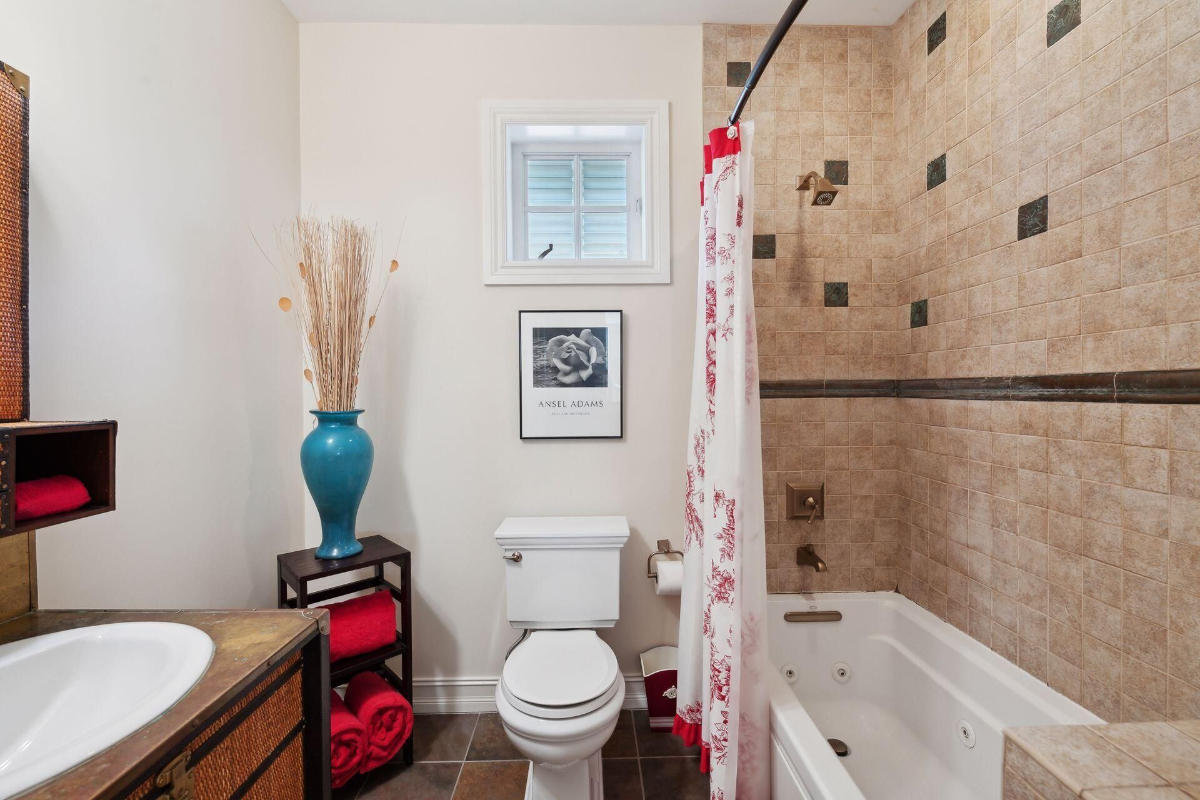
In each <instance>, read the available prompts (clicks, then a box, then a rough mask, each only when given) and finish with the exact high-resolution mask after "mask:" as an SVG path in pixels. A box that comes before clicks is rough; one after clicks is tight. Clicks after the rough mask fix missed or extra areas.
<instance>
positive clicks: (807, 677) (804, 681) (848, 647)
mask: <svg viewBox="0 0 1200 800" xmlns="http://www.w3.org/2000/svg"><path fill="white" fill-rule="evenodd" d="M768 607H769V613H770V625H769V630H770V637H771V646H770V647H771V661H772V663H773V664H774V666H775V668H776V669H775V672H774V675H773V677H772V684H771V740H772V742H771V743H772V754H771V773H772V792H771V796H772V798H773V800H1000V796H1001V773H1002V769H1003V745H1004V742H1003V736H1002V734H1001V731H1002V730H1003V729H1004V728H1007V727H1012V726H1015V725H1070V724H1095V723H1099V722H1102V721H1103V720H1101V719H1100V718H1099V717H1097V716H1096V715H1094V714H1092V713H1091V712H1089V711H1087V710H1086V709H1084V708H1082V707H1081V706H1079V705H1077V704H1076V703H1073V702H1072V701H1070V700H1068V699H1067V698H1065V697H1063V696H1062V695H1060V694H1058V693H1057V692H1055V691H1054V690H1053V689H1051V688H1050V687H1049V686H1047V685H1046V684H1044V683H1042V682H1040V681H1038V680H1037V679H1035V678H1033V677H1032V676H1031V675H1029V674H1027V673H1025V672H1023V671H1022V670H1020V669H1018V668H1017V667H1016V666H1014V665H1013V664H1011V663H1009V662H1008V661H1006V660H1005V659H1004V658H1002V657H1001V656H999V655H997V654H996V653H993V652H992V651H991V650H989V649H988V648H986V647H984V646H983V645H982V644H980V643H979V642H977V641H975V640H974V639H972V638H971V637H970V636H967V635H966V634H965V633H962V632H961V631H959V630H958V629H956V628H954V627H953V626H951V625H949V624H947V623H945V622H942V621H941V620H939V619H938V618H937V617H935V616H934V615H933V614H930V613H929V612H928V611H925V610H924V609H923V608H921V607H920V606H918V605H917V604H915V603H913V602H912V601H910V600H907V599H905V598H904V597H902V596H900V595H899V594H895V593H881V592H864V593H846V594H840V593H838V594H814V595H794V594H792V595H771V597H770V598H769V601H768ZM810 610H837V611H840V612H842V619H841V620H840V621H838V622H785V621H784V619H783V614H784V612H785V611H810ZM789 666H790V667H792V668H794V671H795V672H794V675H795V681H794V683H791V684H789V683H788V681H787V680H786V679H785V678H784V677H783V674H782V672H783V669H784V668H786V667H789ZM841 667H844V668H845V670H846V675H848V680H845V681H839V680H837V679H835V675H834V673H835V671H836V670H837V669H839V668H841ZM963 722H965V723H966V724H967V726H969V728H970V729H971V730H972V731H973V734H974V746H973V747H968V746H967V744H966V742H965V741H964V738H965V737H964V735H963V734H962V729H963V727H964V726H963V725H962V723H963ZM828 738H837V739H841V740H843V741H845V742H846V744H847V745H849V748H850V753H849V755H848V756H846V757H845V758H839V757H838V756H837V755H835V754H834V752H833V749H832V748H831V747H830V746H829V744H828V742H827V741H826V739H828Z"/></svg>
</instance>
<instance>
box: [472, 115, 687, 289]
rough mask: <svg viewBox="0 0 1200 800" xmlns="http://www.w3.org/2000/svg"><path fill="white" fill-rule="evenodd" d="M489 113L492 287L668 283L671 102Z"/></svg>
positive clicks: (486, 211)
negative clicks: (668, 109)
mask: <svg viewBox="0 0 1200 800" xmlns="http://www.w3.org/2000/svg"><path fill="white" fill-rule="evenodd" d="M484 117H485V129H486V136H487V141H486V142H485V152H486V156H487V157H486V158H485V162H486V163H485V173H484V177H485V198H484V200H485V202H484V206H485V209H484V215H485V220H484V222H485V233H486V236H485V239H486V242H485V248H486V252H485V262H486V263H485V282H487V283H667V282H669V281H670V240H669V232H668V230H667V220H668V219H669V210H668V209H669V204H668V201H667V180H666V169H667V160H666V156H665V152H666V147H667V145H666V143H667V131H666V104H665V103H651V104H643V105H642V106H632V107H631V106H629V105H628V104H622V105H620V106H619V107H607V106H604V105H599V106H597V105H580V104H565V105H564V104H561V103H552V104H534V105H533V106H532V107H530V106H529V105H528V104H520V105H512V104H501V103H488V104H485V108H484Z"/></svg>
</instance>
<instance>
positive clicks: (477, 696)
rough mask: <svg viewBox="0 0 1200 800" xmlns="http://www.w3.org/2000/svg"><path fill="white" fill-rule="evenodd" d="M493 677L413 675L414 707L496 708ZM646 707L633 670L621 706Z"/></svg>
mask: <svg viewBox="0 0 1200 800" xmlns="http://www.w3.org/2000/svg"><path fill="white" fill-rule="evenodd" d="M499 680H500V679H499V678H498V677H495V678H414V679H413V695H414V697H413V711H415V712H416V713H418V714H468V713H480V712H489V711H493V712H494V711H495V710H496V682H497V681H499ZM645 707H646V683H645V681H644V680H642V676H641V675H640V674H637V673H633V674H630V675H626V676H625V703H624V704H623V705H622V708H638V709H641V708H645Z"/></svg>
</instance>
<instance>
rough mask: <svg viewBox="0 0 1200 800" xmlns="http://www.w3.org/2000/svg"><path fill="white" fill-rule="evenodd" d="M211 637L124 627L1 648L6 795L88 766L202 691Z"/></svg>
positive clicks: (163, 626)
mask: <svg viewBox="0 0 1200 800" xmlns="http://www.w3.org/2000/svg"><path fill="white" fill-rule="evenodd" d="M213 649H214V648H213V643H212V639H210V638H208V634H206V633H204V632H203V631H200V630H197V629H196V628H193V627H190V626H188V625H179V624H176V623H173V622H120V623H114V624H112V625H95V626H92V627H88V628H78V629H76V630H70V631H60V632H58V633H49V634H46V635H45V636H37V637H35V638H32V639H25V640H23V641H19V642H13V643H11V644H6V645H3V646H0V798H6V797H11V796H12V795H15V794H18V793H19V792H21V791H24V790H25V789H28V788H30V787H32V786H36V785H37V784H39V783H42V782H43V781H45V780H48V779H50V778H52V777H54V776H55V775H57V774H59V773H60V772H64V771H66V770H68V769H70V768H71V767H73V766H75V765H76V764H79V763H80V762H82V761H85V760H87V759H88V758H90V757H92V756H93V755H95V754H96V753H98V752H100V751H101V750H103V749H105V748H106V747H110V746H112V745H114V744H116V743H117V742H119V741H120V740H121V739H124V738H125V737H126V736H128V735H129V734H131V733H133V732H134V731H136V730H137V729H138V728H140V727H142V726H143V725H145V724H146V723H148V722H150V721H152V720H153V719H155V718H156V717H158V716H159V715H160V714H162V713H163V712H164V711H166V710H167V709H168V708H170V707H171V706H172V705H174V704H175V702H176V701H177V700H179V698H181V697H183V696H184V695H185V694H187V692H188V690H189V689H191V688H192V686H194V685H195V683H196V681H197V680H199V679H200V676H201V675H203V674H204V671H205V670H206V669H208V663H209V661H210V660H212V654H213Z"/></svg>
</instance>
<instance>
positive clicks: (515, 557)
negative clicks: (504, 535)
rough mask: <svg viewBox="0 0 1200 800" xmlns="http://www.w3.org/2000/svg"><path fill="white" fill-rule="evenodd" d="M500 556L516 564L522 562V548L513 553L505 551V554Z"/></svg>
mask: <svg viewBox="0 0 1200 800" xmlns="http://www.w3.org/2000/svg"><path fill="white" fill-rule="evenodd" d="M500 557H501V558H503V559H504V560H505V561H511V562H513V563H514V564H520V563H521V558H522V556H521V551H520V550H517V551H515V552H512V553H505V554H504V555H502V556H500Z"/></svg>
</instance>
